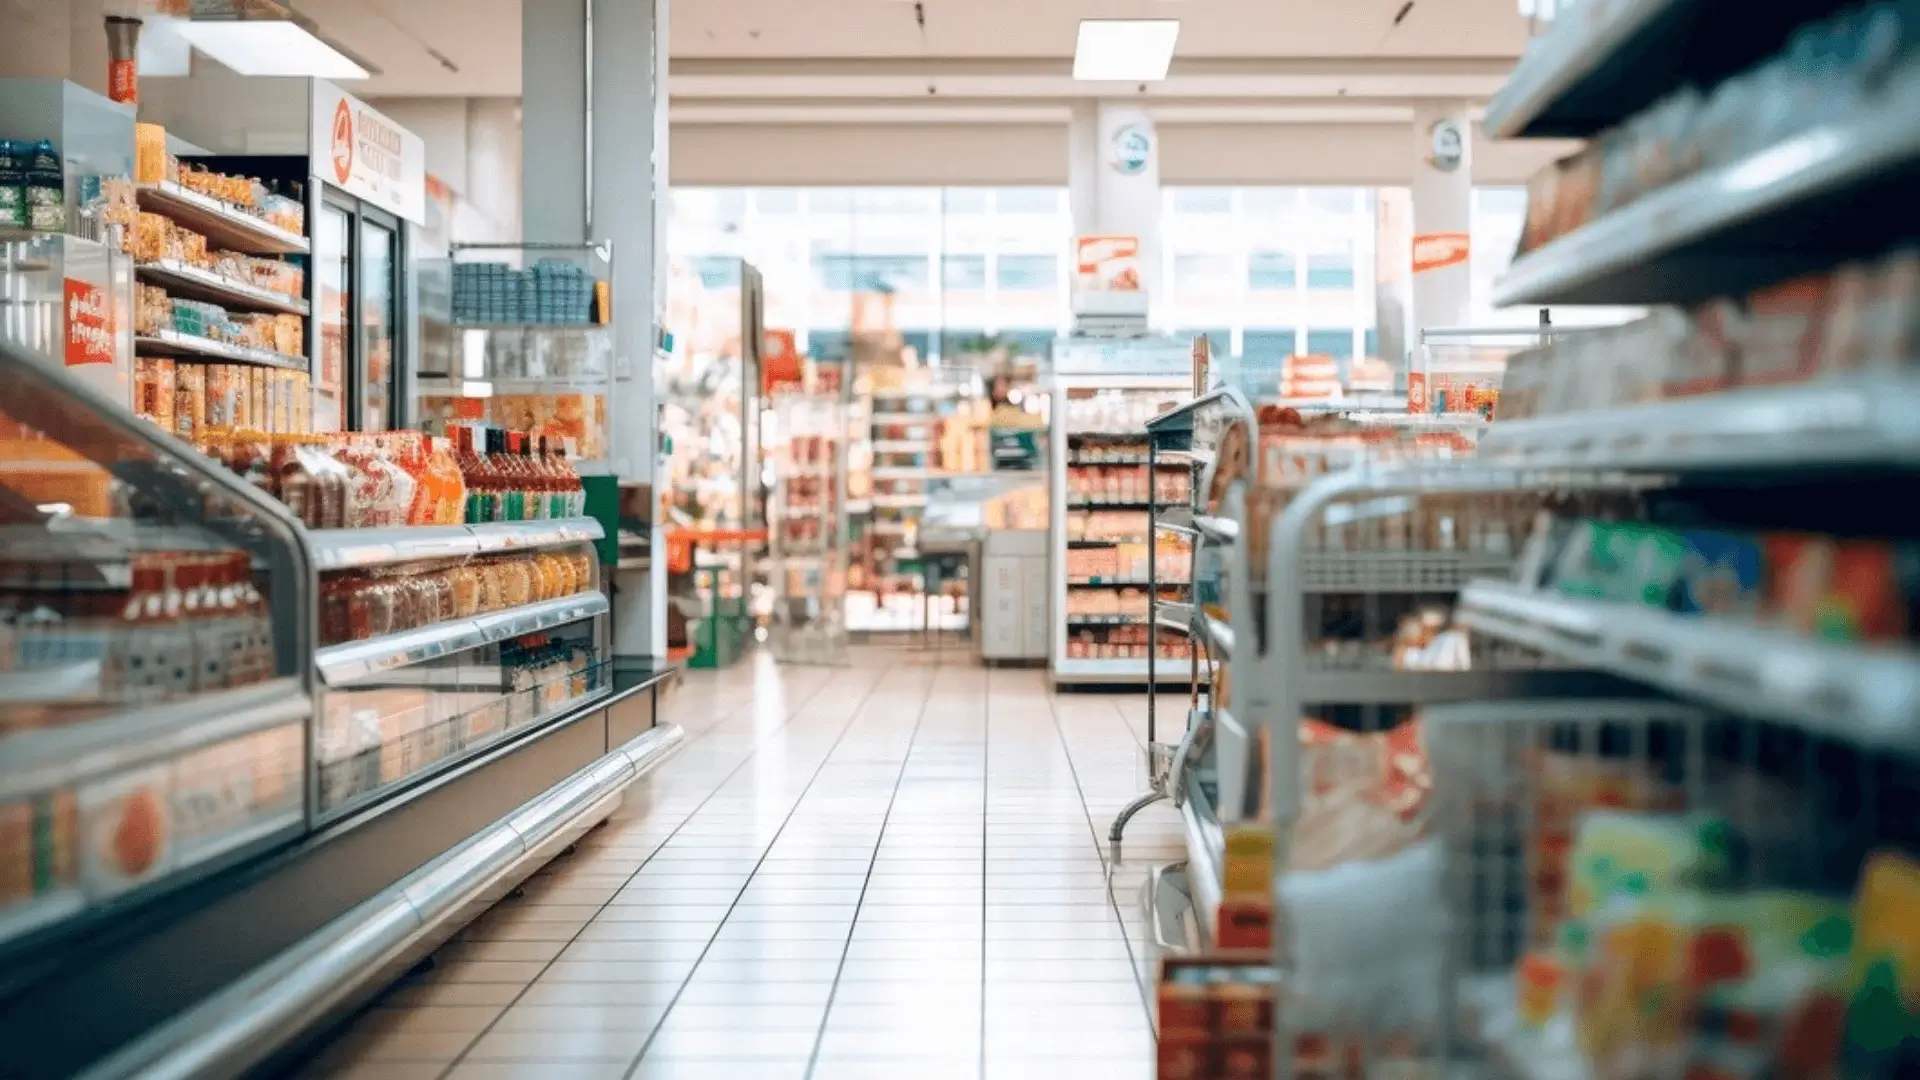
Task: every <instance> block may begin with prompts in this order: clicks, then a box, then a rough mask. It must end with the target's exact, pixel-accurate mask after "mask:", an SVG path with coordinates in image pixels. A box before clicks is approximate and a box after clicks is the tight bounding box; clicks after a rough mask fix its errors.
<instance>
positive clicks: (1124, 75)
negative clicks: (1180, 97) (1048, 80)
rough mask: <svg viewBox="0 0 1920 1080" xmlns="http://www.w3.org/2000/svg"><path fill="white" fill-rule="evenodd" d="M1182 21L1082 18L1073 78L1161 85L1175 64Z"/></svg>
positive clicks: (1074, 58)
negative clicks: (1174, 49)
mask: <svg viewBox="0 0 1920 1080" xmlns="http://www.w3.org/2000/svg"><path fill="white" fill-rule="evenodd" d="M1179 37H1180V20H1179V19H1082V20H1080V40H1079V42H1078V44H1077V45H1075V47H1074V50H1073V77H1074V78H1075V79H1079V80H1082V81H1087V82H1098V81H1106V82H1159V81H1160V80H1162V79H1164V78H1166V77H1167V65H1168V64H1169V63H1171V62H1172V61H1173V44H1174V42H1175V41H1177V40H1178V39H1179Z"/></svg>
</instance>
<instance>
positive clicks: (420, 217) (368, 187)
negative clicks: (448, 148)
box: [308, 79, 427, 225]
mask: <svg viewBox="0 0 1920 1080" xmlns="http://www.w3.org/2000/svg"><path fill="white" fill-rule="evenodd" d="M308 142H309V145H310V146H311V147H312V148H313V149H312V153H313V165H312V168H313V174H314V175H315V176H318V177H319V178H320V179H321V180H323V181H325V182H326V183H329V184H332V185H333V186H334V187H337V188H339V189H340V190H342V191H344V192H346V193H347V194H349V195H357V196H359V197H360V198H362V199H365V200H366V201H368V202H370V203H372V204H373V205H375V206H378V207H380V208H381V209H383V210H388V211H391V212H393V213H395V214H398V215H400V216H401V217H403V218H406V219H407V220H408V221H411V222H413V223H414V224H415V225H425V224H426V222H427V144H426V141H425V140H423V139H421V138H420V136H418V135H415V134H414V133H413V132H411V131H408V130H407V129H406V128H403V127H401V126H400V125H399V124H396V123H394V122H393V121H392V120H390V119H388V118H387V116H386V114H385V113H382V112H381V111H380V110H378V109H376V108H374V107H373V106H371V105H368V104H367V103H366V102H364V101H361V100H360V99H359V98H357V97H354V96H353V95H352V94H349V93H347V92H346V91H345V90H342V89H340V88H339V87H338V86H335V85H334V84H332V83H330V82H327V81H326V80H325V79H315V80H313V116H312V126H311V131H310V133H309V137H308Z"/></svg>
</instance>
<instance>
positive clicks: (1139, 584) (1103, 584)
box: [1067, 577, 1192, 589]
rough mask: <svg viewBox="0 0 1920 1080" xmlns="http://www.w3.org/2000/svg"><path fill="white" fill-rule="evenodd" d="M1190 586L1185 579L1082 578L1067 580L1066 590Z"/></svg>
mask: <svg viewBox="0 0 1920 1080" xmlns="http://www.w3.org/2000/svg"><path fill="white" fill-rule="evenodd" d="M1190 584H1192V582H1189V581H1187V580H1185V579H1180V580H1174V579H1172V578H1168V579H1164V580H1160V581H1148V580H1147V579H1146V578H1101V577H1083V578H1068V579H1067V588H1069V589H1144V588H1147V587H1148V586H1149V585H1157V586H1160V587H1161V588H1167V589H1172V588H1182V589H1184V588H1186V587H1187V586H1188V585H1190Z"/></svg>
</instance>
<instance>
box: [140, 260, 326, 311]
mask: <svg viewBox="0 0 1920 1080" xmlns="http://www.w3.org/2000/svg"><path fill="white" fill-rule="evenodd" d="M133 270H134V274H135V275H136V276H138V277H139V278H140V280H141V281H146V282H151V283H153V284H155V285H159V286H162V287H164V288H165V289H166V290H167V295H169V296H180V297H185V298H187V299H189V300H205V301H207V302H208V303H212V304H220V305H222V306H224V307H228V308H236V309H238V310H241V311H271V312H276V313H279V314H282V315H305V314H307V302H306V301H305V300H301V299H298V298H297V297H291V296H287V295H286V294H284V293H277V292H274V291H273V290H271V289H262V288H260V287H259V286H257V285H247V284H243V283H241V282H238V281H232V280H229V279H227V278H224V277H221V276H220V275H219V274H216V273H214V272H212V271H211V270H202V269H201V268H199V267H197V266H192V265H190V264H188V263H183V262H179V261H177V260H174V259H161V260H160V261H159V262H148V263H139V264H137V265H136V266H134V268H133Z"/></svg>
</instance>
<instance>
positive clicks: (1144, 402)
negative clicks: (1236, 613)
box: [1049, 338, 1193, 686]
mask: <svg viewBox="0 0 1920 1080" xmlns="http://www.w3.org/2000/svg"><path fill="white" fill-rule="evenodd" d="M1191 365H1192V360H1191V345H1190V343H1187V342H1181V341H1177V340H1173V339H1160V338H1145V339H1137V340H1132V341H1125V340H1121V341H1115V340H1080V339H1068V340H1066V341H1062V342H1060V343H1059V344H1058V345H1057V346H1056V347H1055V355H1054V372H1055V375H1054V384H1053V410H1052V413H1053V414H1052V421H1053V422H1052V428H1051V432H1052V434H1051V444H1050V449H1049V457H1050V460H1051V470H1050V472H1051V479H1052V492H1051V499H1050V502H1051V510H1052V515H1051V516H1052V530H1051V531H1052V536H1053V544H1052V549H1053V560H1052V561H1053V565H1052V567H1051V569H1050V572H1049V576H1050V578H1051V581H1052V590H1051V591H1052V599H1053V604H1052V618H1053V643H1052V649H1051V650H1050V653H1049V660H1050V666H1051V671H1052V676H1053V681H1054V683H1055V684H1056V685H1072V684H1087V685H1140V686H1144V685H1146V684H1147V681H1148V678H1149V674H1148V673H1149V668H1148V664H1147V650H1148V648H1149V647H1150V646H1149V644H1148V641H1149V634H1148V625H1149V622H1150V614H1149V597H1150V595H1153V591H1155V590H1157V591H1158V593H1159V594H1160V596H1159V598H1160V599H1161V600H1162V601H1165V602H1170V603H1184V602H1187V600H1188V596H1187V590H1188V588H1189V587H1190V585H1191V580H1190V577H1189V575H1188V573H1187V568H1188V564H1189V562H1190V559H1189V558H1188V557H1187V555H1186V554H1185V553H1183V552H1181V551H1178V550H1174V547H1175V544H1174V543H1173V542H1172V541H1171V540H1169V541H1167V542H1164V543H1161V544H1160V545H1159V546H1158V549H1157V550H1156V551H1154V552H1152V553H1150V552H1149V545H1148V542H1147V541H1148V530H1149V528H1150V527H1151V526H1150V511H1151V510H1152V509H1153V508H1154V507H1156V506H1160V507H1173V506H1182V505H1185V504H1186V502H1187V499H1188V498H1189V487H1188V483H1187V481H1188V476H1187V470H1186V468H1185V466H1184V465H1181V466H1180V467H1179V468H1171V467H1170V468H1165V469H1155V468H1152V467H1150V466H1149V465H1148V461H1147V421H1148V420H1150V419H1151V418H1153V417H1154V416H1156V415H1158V414H1160V413H1163V412H1166V411H1167V410H1169V409H1171V408H1173V407H1175V406H1177V405H1179V404H1181V403H1182V402H1185V401H1187V400H1188V399H1189V398H1191V397H1192V396H1193V376H1192V371H1191ZM1154 555H1158V557H1159V558H1160V560H1162V565H1163V566H1164V568H1165V569H1160V568H1159V567H1156V566H1155V565H1154ZM1176 568H1177V570H1178V572H1177V573H1176V572H1170V571H1173V570H1175V569H1176ZM1156 571H1157V572H1156ZM1171 637H1172V636H1171V635H1168V636H1164V637H1161V638H1160V640H1159V642H1158V646H1159V648H1160V649H1161V650H1162V656H1161V659H1162V660H1163V661H1165V660H1172V659H1185V658H1186V656H1187V649H1188V643H1187V642H1185V641H1184V640H1171ZM1175 667H1176V665H1173V664H1167V663H1163V664H1162V665H1161V668H1160V670H1161V671H1162V672H1163V673H1164V676H1165V678H1166V679H1168V681H1170V682H1171V681H1173V680H1174V679H1175V674H1176V673H1175V670H1174V669H1175ZM1181 674H1184V672H1182V673H1181Z"/></svg>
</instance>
